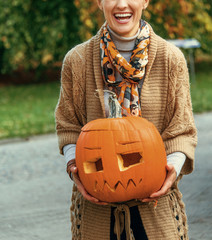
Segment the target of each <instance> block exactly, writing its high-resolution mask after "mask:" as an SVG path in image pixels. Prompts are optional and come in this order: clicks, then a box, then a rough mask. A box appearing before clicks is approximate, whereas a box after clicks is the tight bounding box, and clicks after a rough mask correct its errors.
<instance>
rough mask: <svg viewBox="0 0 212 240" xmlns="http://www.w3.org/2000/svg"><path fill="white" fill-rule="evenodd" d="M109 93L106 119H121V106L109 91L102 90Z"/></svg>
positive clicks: (114, 95)
mask: <svg viewBox="0 0 212 240" xmlns="http://www.w3.org/2000/svg"><path fill="white" fill-rule="evenodd" d="M104 92H108V93H109V97H108V106H109V117H108V118H122V114H121V106H120V103H119V101H118V99H117V96H116V94H115V93H114V92H112V91H110V90H104Z"/></svg>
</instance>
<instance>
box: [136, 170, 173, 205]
mask: <svg viewBox="0 0 212 240" xmlns="http://www.w3.org/2000/svg"><path fill="white" fill-rule="evenodd" d="M166 169H167V175H166V179H165V181H164V184H163V186H162V187H161V189H160V190H159V191H157V192H155V193H153V194H151V195H150V197H149V198H145V199H140V200H141V201H142V202H151V201H154V200H158V199H159V198H160V197H162V196H164V195H165V194H167V192H168V191H169V190H170V188H171V186H172V185H173V183H174V181H175V180H176V175H177V174H176V171H175V168H174V166H172V165H166Z"/></svg>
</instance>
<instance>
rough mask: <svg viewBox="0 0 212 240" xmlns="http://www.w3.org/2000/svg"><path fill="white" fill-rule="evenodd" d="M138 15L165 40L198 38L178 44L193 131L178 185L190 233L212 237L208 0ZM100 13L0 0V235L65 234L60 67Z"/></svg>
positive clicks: (83, 2)
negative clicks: (191, 159)
mask: <svg viewBox="0 0 212 240" xmlns="http://www.w3.org/2000/svg"><path fill="white" fill-rule="evenodd" d="M143 18H144V19H145V20H146V21H148V22H149V23H150V24H151V25H152V26H153V29H154V30H155V32H156V33H157V34H159V35H160V36H162V37H163V38H165V39H168V40H170V39H172V40H179V39H180V40H187V39H195V40H196V41H197V42H198V44H197V45H196V46H195V47H194V46H192V44H190V45H189V46H188V45H187V46H186V47H185V45H186V44H185V42H184V43H183V45H182V48H181V50H182V51H183V52H184V54H185V56H186V59H187V62H188V68H189V71H190V72H191V78H190V86H191V96H192V103H193V109H194V113H195V121H196V124H197V128H198V136H199V144H198V148H197V152H196V159H197V163H196V170H195V172H194V174H192V175H191V176H189V177H188V178H187V177H185V179H184V181H182V186H181V187H182V191H183V195H184V199H185V202H186V206H187V209H188V217H189V223H190V226H191V227H190V239H191V240H197V239H202V240H210V239H211V236H212V229H211V226H212V208H211V202H210V201H211V198H212V184H211V182H212V179H211V177H212V174H211V173H212V162H211V155H212V150H211V144H212V112H211V111H212V1H211V0H201V1H200V0H177V1H170V0H160V1H158V0H150V5H149V7H148V9H147V10H146V11H145V12H144V15H143ZM103 22H104V19H103V16H102V13H101V11H99V10H98V8H97V5H96V0H36V1H35V0H0V240H19V239H20V240H25V239H26V240H28V239H30V240H33V239H35V240H36V239H38V240H42V239H43V240H44V239H45V240H46V239H51V240H58V239H70V223H69V206H70V196H71V186H72V183H71V181H70V180H69V178H68V176H67V175H66V171H65V162H64V161H63V157H62V156H60V155H59V150H58V146H57V138H56V136H55V121H54V110H55V106H56V104H57V100H58V97H59V90H60V70H61V65H62V61H63V58H64V56H65V54H66V53H67V51H68V50H70V49H71V48H72V47H73V46H75V45H76V44H78V43H80V42H82V41H85V40H87V39H89V38H90V37H92V36H93V35H94V34H95V33H96V32H97V31H98V29H99V28H100V26H101V24H102V23H103ZM189 43H191V42H189ZM194 73H195V75H194ZM199 113H201V114H199ZM94 239H95V237H94Z"/></svg>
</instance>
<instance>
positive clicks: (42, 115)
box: [0, 82, 59, 139]
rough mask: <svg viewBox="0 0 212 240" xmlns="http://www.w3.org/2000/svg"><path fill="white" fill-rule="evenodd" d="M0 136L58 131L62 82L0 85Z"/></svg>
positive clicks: (22, 135)
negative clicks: (56, 118) (56, 115)
mask: <svg viewBox="0 0 212 240" xmlns="http://www.w3.org/2000/svg"><path fill="white" fill-rule="evenodd" d="M0 96H1V97H0V139H3V138H10V137H26V136H30V135H37V134H44V133H50V132H54V131H55V130H54V129H55V124H54V110H55V106H56V104H57V99H58V96H59V82H57V83H56V82H53V83H45V84H33V85H20V86H5V87H1V88H0Z"/></svg>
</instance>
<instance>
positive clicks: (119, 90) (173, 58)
mask: <svg viewBox="0 0 212 240" xmlns="http://www.w3.org/2000/svg"><path fill="white" fill-rule="evenodd" d="M97 2H98V6H99V8H100V9H101V10H102V11H103V13H104V16H105V19H106V22H105V24H104V25H103V26H102V27H101V29H100V30H99V32H98V33H97V34H96V35H95V36H94V37H93V38H91V39H90V40H88V41H87V42H85V43H82V44H80V45H78V46H76V47H75V48H73V49H72V50H71V51H69V52H68V53H67V55H66V57H65V59H64V62H63V67H62V76H61V92H60V98H59V102H58V105H57V108H56V124H57V134H58V139H59V147H60V152H61V154H64V155H65V158H66V160H67V172H68V174H69V175H70V176H71V177H72V178H73V181H74V183H75V184H74V187H73V193H72V207H71V221H72V237H73V239H86V240H89V239H92V240H93V239H96V240H97V239H101V240H103V239H105V240H106V239H149V240H151V239H152V240H156V239H163V240H166V239H167V240H170V239H172V240H173V239H188V235H187V221H186V215H185V209H184V204H183V202H182V200H181V193H180V192H179V190H178V188H177V183H178V181H179V179H181V177H182V175H184V174H188V173H190V172H192V170H193V166H194V163H193V161H194V150H195V146H196V143H197V138H196V128H195V125H194V119H193V114H192V106H191V99H190V92H189V76H188V71H187V66H186V62H185V59H184V56H183V54H182V53H181V52H180V50H179V49H177V48H176V47H174V46H173V45H171V44H169V43H168V42H166V41H165V40H163V39H162V38H160V37H159V36H158V35H156V34H155V33H154V31H153V29H152V28H151V26H150V25H149V24H148V23H146V22H145V21H143V20H141V16H142V12H143V10H144V9H146V7H147V6H148V3H149V0H98V1H97ZM96 90H97V91H98V93H99V97H98V98H97V97H96ZM103 90H110V91H112V92H114V93H115V94H116V96H117V98H118V101H119V103H120V105H121V107H122V115H123V116H128V115H130V114H132V115H138V117H139V116H141V114H142V117H144V118H146V119H148V120H149V121H151V122H152V123H153V124H154V125H155V126H156V127H157V129H158V131H159V132H160V134H161V136H162V138H163V141H164V144H165V148H166V153H167V166H166V169H167V176H166V180H165V182H164V184H163V186H162V188H161V189H160V190H159V191H158V192H156V193H153V194H152V195H151V196H149V198H147V199H139V200H140V201H137V203H135V204H134V205H133V206H129V205H128V203H126V204H125V205H123V206H122V208H121V209H118V207H117V208H116V207H111V206H110V205H109V204H107V203H104V202H101V201H99V200H98V199H96V198H94V197H93V196H91V195H89V194H88V193H87V192H86V190H85V189H84V187H83V185H82V183H81V182H80V179H79V176H78V174H77V168H76V166H75V160H74V159H75V144H76V141H77V138H78V136H79V134H80V131H81V127H82V126H83V125H85V124H86V123H87V122H89V121H91V120H94V119H97V118H103V117H107V116H108V110H107V109H108V105H107V101H105V99H106V98H107V94H106V93H104V91H103ZM155 200H158V204H157V208H156V209H155V204H154V202H155ZM126 206H127V207H126ZM126 208H127V209H130V216H129V214H128V213H127V212H128V210H126ZM117 209H118V210H117ZM117 211H118V215H117V214H116V219H115V217H114V213H115V212H116V213H117ZM122 212H124V215H125V220H124V221H125V224H124V226H123V224H122V220H123V217H120V216H121V215H122V216H124V215H123V214H122ZM117 216H118V219H117Z"/></svg>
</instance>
